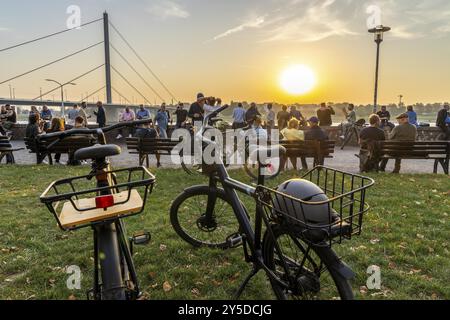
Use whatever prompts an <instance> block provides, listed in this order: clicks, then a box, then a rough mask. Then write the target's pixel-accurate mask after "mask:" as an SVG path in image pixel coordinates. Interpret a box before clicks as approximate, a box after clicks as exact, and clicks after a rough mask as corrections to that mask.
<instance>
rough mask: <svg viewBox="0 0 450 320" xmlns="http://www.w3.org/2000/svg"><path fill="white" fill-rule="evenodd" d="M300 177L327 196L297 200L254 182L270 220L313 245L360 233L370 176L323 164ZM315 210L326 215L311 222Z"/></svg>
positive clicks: (339, 241) (335, 242)
mask: <svg viewBox="0 0 450 320" xmlns="http://www.w3.org/2000/svg"><path fill="white" fill-rule="evenodd" d="M302 178H303V179H305V180H308V181H310V182H313V183H314V184H316V185H317V186H319V187H320V188H321V189H322V190H323V192H324V194H325V195H326V197H327V199H328V200H326V201H320V202H312V201H308V200H299V199H296V198H293V197H291V196H289V195H287V194H284V193H281V192H279V191H276V190H273V189H270V188H267V187H264V186H258V188H257V201H258V203H259V205H260V206H261V207H262V209H263V211H264V213H265V214H266V215H267V216H268V217H269V219H270V220H271V221H273V222H275V223H279V224H282V225H283V226H284V227H286V228H288V230H289V231H290V232H292V233H293V234H295V235H296V236H299V237H301V238H302V239H303V240H305V241H307V242H309V243H310V244H312V245H315V246H329V247H331V246H332V245H333V244H341V243H342V242H343V240H351V239H352V237H353V236H359V235H361V232H362V225H363V220H364V215H365V214H366V213H367V212H368V211H369V209H370V207H369V205H368V204H367V203H366V191H367V190H368V189H369V188H370V187H372V186H373V185H374V184H375V181H374V180H373V179H370V178H367V177H363V176H359V175H355V174H351V173H347V172H343V171H339V170H335V169H330V168H327V167H323V166H319V167H316V168H315V169H313V170H311V171H309V172H308V173H307V174H305V175H304V176H303V177H302ZM315 201H317V200H315ZM316 212H320V213H321V216H322V217H323V216H327V218H324V219H321V220H322V221H321V222H317V221H315V222H311V217H312V216H311V215H312V214H314V213H316Z"/></svg>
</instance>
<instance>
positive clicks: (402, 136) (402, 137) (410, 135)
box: [380, 113, 417, 174]
mask: <svg viewBox="0 0 450 320" xmlns="http://www.w3.org/2000/svg"><path fill="white" fill-rule="evenodd" d="M397 120H398V123H399V125H398V126H397V127H395V128H394V130H392V132H391V133H390V134H389V140H391V141H416V138H417V128H416V126H414V125H412V124H410V123H409V115H408V114H407V113H403V114H401V115H399V116H398V117H397ZM388 161H389V160H388V159H383V160H382V161H381V164H380V171H382V172H384V171H386V165H387V163H388ZM401 164H402V159H395V169H394V172H393V173H395V174H398V173H400V169H401Z"/></svg>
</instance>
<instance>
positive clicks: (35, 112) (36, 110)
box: [30, 106, 40, 115]
mask: <svg viewBox="0 0 450 320" xmlns="http://www.w3.org/2000/svg"><path fill="white" fill-rule="evenodd" d="M31 114H39V115H40V112H39V110H38V108H36V106H31V108H30V115H31Z"/></svg>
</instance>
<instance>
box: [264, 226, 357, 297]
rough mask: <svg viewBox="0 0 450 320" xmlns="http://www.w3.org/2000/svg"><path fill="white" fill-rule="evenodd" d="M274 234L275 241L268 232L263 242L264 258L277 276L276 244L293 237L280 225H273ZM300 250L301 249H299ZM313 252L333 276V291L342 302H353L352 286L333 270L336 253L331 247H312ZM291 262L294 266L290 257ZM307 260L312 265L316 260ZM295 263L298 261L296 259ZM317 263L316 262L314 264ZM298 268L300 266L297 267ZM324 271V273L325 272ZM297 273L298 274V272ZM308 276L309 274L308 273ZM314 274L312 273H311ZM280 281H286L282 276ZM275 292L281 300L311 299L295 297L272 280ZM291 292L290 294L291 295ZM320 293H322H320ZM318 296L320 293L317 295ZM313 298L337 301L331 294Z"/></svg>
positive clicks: (331, 280) (331, 282)
mask: <svg viewBox="0 0 450 320" xmlns="http://www.w3.org/2000/svg"><path fill="white" fill-rule="evenodd" d="M271 228H272V232H273V235H274V237H275V239H274V238H273V237H272V235H271V234H270V232H269V231H266V233H265V235H264V240H263V256H264V262H265V264H266V266H267V267H269V269H270V270H271V271H273V272H274V273H275V274H276V275H278V274H279V273H277V271H276V262H275V259H276V258H275V251H276V250H275V242H277V243H278V245H280V241H279V240H280V238H281V237H282V236H288V237H292V236H291V235H290V234H289V232H287V231H285V229H284V228H282V227H281V226H280V225H272V226H271ZM296 239H297V240H298V241H301V239H300V238H297V237H296ZM274 240H275V241H274ZM298 249H299V250H300V248H298ZM311 250H312V252H314V254H315V255H316V256H317V258H318V259H320V261H319V262H320V263H321V264H323V265H324V267H325V269H323V270H324V271H325V272H328V273H329V275H330V276H331V279H327V280H328V281H329V282H330V286H333V285H334V286H335V287H334V288H332V289H335V290H337V291H336V292H335V294H338V295H339V298H340V299H341V300H353V299H354V295H353V291H352V287H351V285H350V282H349V280H347V279H345V278H344V277H343V276H342V275H340V274H339V273H338V272H337V271H336V268H333V266H334V263H335V261H336V254H335V253H334V251H333V250H332V249H331V248H329V247H317V246H312V247H311ZM282 251H283V249H282ZM284 255H285V253H283V256H284ZM289 258H290V259H289V261H290V263H291V264H292V262H291V261H293V259H292V258H291V257H289ZM303 258H305V257H304V254H303V256H302V258H301V259H303ZM306 260H307V261H308V262H310V263H312V261H313V260H314V259H313V257H311V256H310V255H309V254H308V256H307V257H306ZM316 260H317V259H316ZM294 261H297V260H295V259H294ZM314 263H316V262H314ZM297 267H298V266H297ZM302 270H305V271H306V270H307V268H305V267H302ZM319 271H322V270H317V271H316V272H319ZM324 271H322V273H323V272H324ZM296 272H298V270H296ZM306 274H308V273H306ZM311 274H312V272H311ZM320 276H321V275H320V274H319V284H320V286H321V287H320V291H322V289H323V286H322V283H320V281H321V279H320ZM279 279H280V280H284V281H285V280H286V278H285V277H283V276H281V277H279ZM270 282H271V285H272V288H273V291H274V293H275V296H276V297H277V299H279V300H288V299H289V298H292V299H294V300H296V299H305V300H307V299H308V298H309V297H308V295H306V294H305V295H303V296H298V295H297V296H296V295H294V294H293V293H292V292H293V291H294V290H289V289H286V288H282V287H281V286H280V285H279V284H278V283H277V282H275V281H274V280H270ZM289 292H290V293H289ZM319 293H320V292H319ZM316 294H318V293H316ZM311 298H312V299H313V298H314V299H317V298H318V299H335V298H337V297H336V296H334V295H333V293H331V294H330V296H326V295H325V296H324V298H320V297H317V296H314V295H312V296H311Z"/></svg>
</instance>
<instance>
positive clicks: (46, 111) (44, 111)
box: [41, 106, 53, 121]
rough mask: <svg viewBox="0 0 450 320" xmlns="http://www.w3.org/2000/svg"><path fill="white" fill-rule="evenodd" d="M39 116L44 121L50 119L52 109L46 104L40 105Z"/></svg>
mask: <svg viewBox="0 0 450 320" xmlns="http://www.w3.org/2000/svg"><path fill="white" fill-rule="evenodd" d="M41 118H42V120H45V121H52V118H53V114H52V111H51V110H50V109H49V108H48V107H47V106H43V107H42V111H41Z"/></svg>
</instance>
